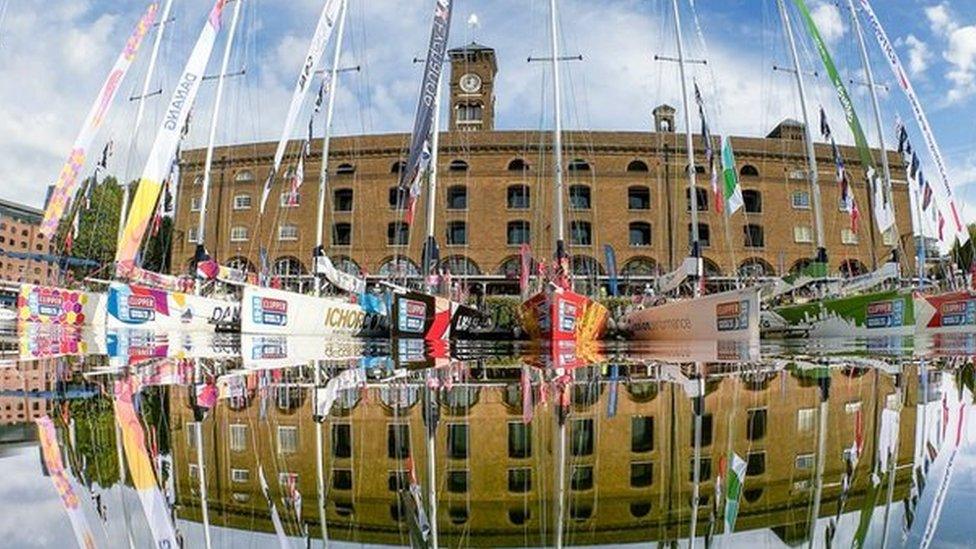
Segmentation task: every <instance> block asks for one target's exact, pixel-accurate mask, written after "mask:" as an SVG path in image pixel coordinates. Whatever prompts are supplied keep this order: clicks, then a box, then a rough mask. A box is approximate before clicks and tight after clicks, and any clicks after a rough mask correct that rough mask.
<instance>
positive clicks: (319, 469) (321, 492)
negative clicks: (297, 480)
mask: <svg viewBox="0 0 976 549" xmlns="http://www.w3.org/2000/svg"><path fill="white" fill-rule="evenodd" d="M322 366H323V364H322V361H315V391H318V390H319V387H321V386H322ZM316 404H318V402H316ZM316 411H317V410H316ZM324 412H325V413H326V414H328V413H329V410H324ZM326 417H328V416H326ZM315 419H316V422H315V482H316V483H317V488H318V503H319V527H320V528H321V529H322V532H321V534H322V547H327V546H328V545H329V536H328V525H327V524H326V522H325V470H324V469H325V464H324V463H323V462H322V446H323V443H322V423H323V422H325V419H326V418H325V417H317V418H315Z"/></svg>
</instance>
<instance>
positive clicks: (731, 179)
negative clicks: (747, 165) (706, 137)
mask: <svg viewBox="0 0 976 549" xmlns="http://www.w3.org/2000/svg"><path fill="white" fill-rule="evenodd" d="M722 180H723V185H722V195H723V198H724V199H725V211H726V215H732V214H734V213H735V212H736V211H738V210H739V208H741V207H742V206H743V205H745V200H743V198H742V187H741V186H740V185H739V173H738V172H737V171H736V169H735V153H733V152H732V141H731V140H730V139H729V138H728V136H726V135H723V136H722Z"/></svg>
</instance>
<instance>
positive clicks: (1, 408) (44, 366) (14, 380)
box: [0, 360, 54, 425]
mask: <svg viewBox="0 0 976 549" xmlns="http://www.w3.org/2000/svg"><path fill="white" fill-rule="evenodd" d="M53 367H54V362H53V361H51V360H26V361H18V362H16V363H14V365H13V366H11V367H8V368H0V391H4V392H13V391H16V392H18V393H19V395H18V396H0V425H14V424H18V423H30V422H32V421H34V419H36V418H38V417H41V416H43V415H44V414H46V413H47V400H46V399H43V398H29V396H28V395H27V394H26V393H30V392H39V391H47V390H48V389H49V388H50V381H51V378H50V377H49V375H50V373H51V370H52V368H53Z"/></svg>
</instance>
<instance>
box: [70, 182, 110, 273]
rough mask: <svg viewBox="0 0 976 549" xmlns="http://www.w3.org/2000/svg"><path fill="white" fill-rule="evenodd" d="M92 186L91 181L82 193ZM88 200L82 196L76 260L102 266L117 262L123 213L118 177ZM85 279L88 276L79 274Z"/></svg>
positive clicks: (73, 251) (97, 187)
mask: <svg viewBox="0 0 976 549" xmlns="http://www.w3.org/2000/svg"><path fill="white" fill-rule="evenodd" d="M90 185H92V181H91V179H90V178H89V179H88V180H86V181H85V182H84V183H83V187H82V189H83V190H84V189H85V188H87V187H89V186H90ZM89 193H90V195H91V197H90V199H88V200H85V198H84V195H83V194H79V195H78V197H77V198H76V200H78V201H79V202H78V204H79V209H78V213H77V214H76V215H77V216H78V234H77V236H76V237H75V242H74V246H72V249H71V255H72V256H73V257H79V258H83V259H91V260H94V261H98V262H99V263H101V264H102V265H107V264H108V263H111V262H112V260H113V259H114V258H115V247H116V244H117V242H116V238H117V235H118V230H119V210H120V209H121V207H122V187H121V186H120V185H119V183H118V181H117V180H116V179H115V178H114V177H111V176H109V177H106V178H105V179H103V180H102V181H101V182H99V183H98V184H97V185H94V186H93V187H91V189H90V191H89ZM75 274H76V275H85V274H88V273H75Z"/></svg>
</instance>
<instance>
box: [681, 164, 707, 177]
mask: <svg viewBox="0 0 976 549" xmlns="http://www.w3.org/2000/svg"><path fill="white" fill-rule="evenodd" d="M688 166H689V165H688V164H686V165H685V173H688ZM695 173H696V174H698V175H702V174H704V173H705V166H703V165H702V164H698V163H696V164H695Z"/></svg>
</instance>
